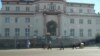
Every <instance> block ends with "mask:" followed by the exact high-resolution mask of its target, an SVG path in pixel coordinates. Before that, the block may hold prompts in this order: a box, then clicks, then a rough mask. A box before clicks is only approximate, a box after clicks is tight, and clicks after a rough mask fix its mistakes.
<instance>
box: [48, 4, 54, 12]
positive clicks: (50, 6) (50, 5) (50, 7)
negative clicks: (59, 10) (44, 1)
mask: <svg viewBox="0 0 100 56" xmlns="http://www.w3.org/2000/svg"><path fill="white" fill-rule="evenodd" d="M49 10H50V11H54V10H55V4H53V3H50V4H49Z"/></svg>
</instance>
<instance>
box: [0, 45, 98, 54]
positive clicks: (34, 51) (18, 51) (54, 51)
mask: <svg viewBox="0 0 100 56" xmlns="http://www.w3.org/2000/svg"><path fill="white" fill-rule="evenodd" d="M0 56H100V48H97V47H95V48H93V47H87V48H84V49H71V48H66V49H64V50H59V49H58V48H56V49H52V50H47V49H45V50H44V49H12V50H0Z"/></svg>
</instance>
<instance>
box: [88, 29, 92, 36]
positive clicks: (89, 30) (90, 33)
mask: <svg viewBox="0 0 100 56" xmlns="http://www.w3.org/2000/svg"><path fill="white" fill-rule="evenodd" d="M88 36H89V37H91V36H92V30H91V29H88Z"/></svg>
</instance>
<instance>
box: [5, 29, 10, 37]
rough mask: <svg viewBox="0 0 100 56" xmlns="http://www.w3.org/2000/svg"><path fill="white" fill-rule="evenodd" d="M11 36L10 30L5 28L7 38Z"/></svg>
mask: <svg viewBox="0 0 100 56" xmlns="http://www.w3.org/2000/svg"><path fill="white" fill-rule="evenodd" d="M9 36H10V29H9V28H5V37H9Z"/></svg>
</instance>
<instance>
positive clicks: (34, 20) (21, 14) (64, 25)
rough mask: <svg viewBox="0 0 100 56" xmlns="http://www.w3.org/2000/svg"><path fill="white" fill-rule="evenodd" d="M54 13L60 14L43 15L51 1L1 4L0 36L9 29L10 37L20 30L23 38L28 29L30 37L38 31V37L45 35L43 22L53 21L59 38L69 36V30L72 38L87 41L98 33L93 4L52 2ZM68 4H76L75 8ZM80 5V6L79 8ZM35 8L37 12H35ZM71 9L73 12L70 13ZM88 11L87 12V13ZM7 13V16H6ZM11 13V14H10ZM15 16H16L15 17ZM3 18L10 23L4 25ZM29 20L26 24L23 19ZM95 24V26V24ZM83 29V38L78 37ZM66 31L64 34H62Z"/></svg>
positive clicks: (99, 16) (97, 19) (48, 9)
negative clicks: (17, 8) (27, 9)
mask: <svg viewBox="0 0 100 56" xmlns="http://www.w3.org/2000/svg"><path fill="white" fill-rule="evenodd" d="M53 2H54V3H53V5H54V12H59V11H60V14H57V15H54V14H50V15H45V17H44V11H46V12H49V13H51V12H50V4H51V3H52V2H51V1H39V2H34V3H33V4H26V5H25V4H3V6H2V9H1V14H2V13H4V14H2V15H1V19H0V22H1V24H0V26H1V29H0V31H1V35H2V36H4V34H5V32H4V29H5V28H10V29H11V30H10V36H15V31H14V29H15V28H20V29H21V30H20V36H25V28H30V36H34V35H35V34H36V33H35V31H36V30H37V31H38V36H43V35H45V33H46V32H45V31H46V29H45V24H44V23H45V20H46V23H47V22H49V21H50V20H54V21H55V22H56V23H57V24H58V25H60V28H59V29H57V34H58V32H60V34H58V35H60V36H65V35H66V36H70V29H74V30H75V35H74V37H78V38H82V39H88V38H94V37H95V35H96V34H97V33H100V29H99V28H100V26H99V25H100V23H97V21H99V19H100V15H98V14H96V13H95V10H94V5H93V4H78V5H77V3H68V4H67V3H66V2H58V1H53ZM69 4H74V5H75V4H76V5H75V6H72V5H69ZM80 5H82V6H80ZM36 6H37V7H38V9H37V10H38V11H36ZM6 7H10V10H9V11H6ZM16 7H20V10H19V11H16ZM26 7H29V8H30V11H26ZM45 7H46V8H45ZM71 9H73V12H71ZM80 9H82V12H81V13H79V10H80ZM88 10H89V11H88ZM7 13H8V14H7ZM11 13H12V14H11ZM15 14H16V15H15ZM5 17H9V18H10V23H5ZM16 17H17V18H18V23H15V18H16ZM27 17H28V18H30V22H29V23H26V22H25V18H27ZM71 19H74V23H73V24H71V23H70V20H71ZM80 19H82V20H83V24H79V20H80ZM88 20H91V24H88ZM59 21H60V22H59ZM96 23H97V24H96ZM80 29H83V31H84V32H83V34H84V36H83V37H80V36H79V35H80V33H79V30H80ZM88 29H91V30H92V36H91V37H88ZM64 31H66V34H65V33H64Z"/></svg>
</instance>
